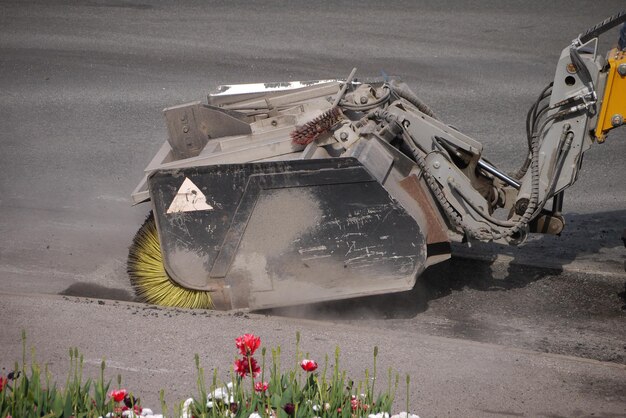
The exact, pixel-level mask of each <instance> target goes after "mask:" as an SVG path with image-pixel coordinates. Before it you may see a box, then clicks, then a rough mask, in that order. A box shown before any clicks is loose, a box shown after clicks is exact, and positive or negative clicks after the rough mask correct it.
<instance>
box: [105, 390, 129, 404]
mask: <svg viewBox="0 0 626 418" xmlns="http://www.w3.org/2000/svg"><path fill="white" fill-rule="evenodd" d="M126 395H128V391H127V390H126V389H119V390H114V391H112V392H111V393H110V394H109V396H110V397H111V398H113V400H114V401H115V402H122V401H123V400H124V398H125V397H126Z"/></svg>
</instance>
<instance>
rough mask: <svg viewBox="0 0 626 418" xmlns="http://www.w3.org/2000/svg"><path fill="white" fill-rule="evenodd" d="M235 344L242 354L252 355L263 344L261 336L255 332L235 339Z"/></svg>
mask: <svg viewBox="0 0 626 418" xmlns="http://www.w3.org/2000/svg"><path fill="white" fill-rule="evenodd" d="M235 344H236V345H237V348H238V349H239V352H240V353H241V355H242V356H251V355H253V354H254V352H255V351H256V349H257V348H259V346H260V345H261V338H260V337H257V336H256V335H254V334H244V335H242V336H241V337H239V338H237V339H235Z"/></svg>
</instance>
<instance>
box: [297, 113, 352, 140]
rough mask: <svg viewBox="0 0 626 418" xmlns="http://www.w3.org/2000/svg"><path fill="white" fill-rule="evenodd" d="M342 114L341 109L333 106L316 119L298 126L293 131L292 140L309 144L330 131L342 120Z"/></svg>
mask: <svg viewBox="0 0 626 418" xmlns="http://www.w3.org/2000/svg"><path fill="white" fill-rule="evenodd" d="M342 116H343V113H342V112H341V109H339V108H338V107H332V108H330V109H328V110H327V111H326V112H324V113H322V114H321V115H319V116H318V117H316V118H315V119H313V120H311V121H309V122H307V123H305V124H304V125H302V126H300V127H298V128H296V129H295V130H294V131H293V132H292V133H291V141H292V142H293V143H294V144H300V145H308V144H310V143H311V142H313V141H315V140H316V139H317V138H319V137H320V136H322V135H323V134H325V133H326V132H329V131H330V130H331V129H332V128H333V126H335V124H337V122H339V121H340V120H341V118H342Z"/></svg>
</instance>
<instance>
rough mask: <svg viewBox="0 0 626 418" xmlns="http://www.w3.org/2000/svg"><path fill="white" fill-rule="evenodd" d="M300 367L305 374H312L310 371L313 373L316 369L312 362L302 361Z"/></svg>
mask: <svg viewBox="0 0 626 418" xmlns="http://www.w3.org/2000/svg"><path fill="white" fill-rule="evenodd" d="M300 367H302V369H303V370H305V371H307V372H312V371H315V369H317V363H316V362H315V361H314V360H307V359H304V360H302V362H301V363H300Z"/></svg>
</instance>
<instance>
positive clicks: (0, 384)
mask: <svg viewBox="0 0 626 418" xmlns="http://www.w3.org/2000/svg"><path fill="white" fill-rule="evenodd" d="M7 382H8V379H7V378H6V377H4V376H0V392H2V389H4V386H5V385H6V384H7Z"/></svg>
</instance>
